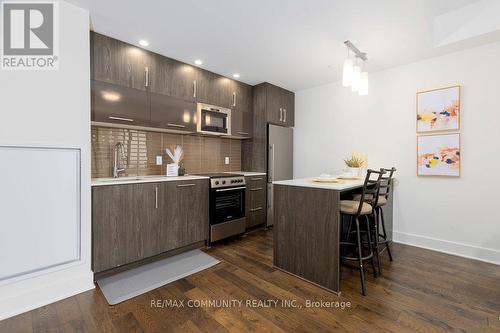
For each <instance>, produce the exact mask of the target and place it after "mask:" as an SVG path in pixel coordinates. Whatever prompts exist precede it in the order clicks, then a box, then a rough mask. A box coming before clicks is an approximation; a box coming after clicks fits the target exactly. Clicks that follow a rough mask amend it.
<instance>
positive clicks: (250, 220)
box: [245, 176, 267, 228]
mask: <svg viewBox="0 0 500 333" xmlns="http://www.w3.org/2000/svg"><path fill="white" fill-rule="evenodd" d="M245 182H246V184H247V189H246V192H245V211H246V214H245V215H246V218H247V222H246V223H247V224H246V227H247V228H252V227H255V226H258V225H262V224H264V223H265V222H266V214H267V210H266V209H267V205H266V202H267V201H266V188H267V187H266V185H267V184H266V176H253V177H245Z"/></svg>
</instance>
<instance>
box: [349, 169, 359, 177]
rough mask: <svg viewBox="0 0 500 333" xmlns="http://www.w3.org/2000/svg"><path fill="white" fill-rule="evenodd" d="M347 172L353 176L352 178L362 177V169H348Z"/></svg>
mask: <svg viewBox="0 0 500 333" xmlns="http://www.w3.org/2000/svg"><path fill="white" fill-rule="evenodd" d="M347 172H348V173H349V174H350V175H351V176H352V177H359V176H360V175H361V168H351V167H348V168H347Z"/></svg>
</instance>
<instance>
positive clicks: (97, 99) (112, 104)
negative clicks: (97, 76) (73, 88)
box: [91, 81, 150, 126]
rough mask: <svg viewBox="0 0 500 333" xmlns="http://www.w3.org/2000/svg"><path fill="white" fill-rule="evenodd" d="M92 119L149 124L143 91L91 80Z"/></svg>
mask: <svg viewBox="0 0 500 333" xmlns="http://www.w3.org/2000/svg"><path fill="white" fill-rule="evenodd" d="M91 90H92V93H91V94H92V101H91V105H92V106H91V109H92V120H93V121H99V122H106V123H118V124H126V125H137V126H149V124H150V110H149V103H148V95H147V93H146V92H145V91H143V90H139V89H133V88H127V87H123V86H120V85H116V84H111V83H106V82H100V81H91Z"/></svg>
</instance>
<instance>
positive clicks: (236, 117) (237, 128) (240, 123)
mask: <svg viewBox="0 0 500 333" xmlns="http://www.w3.org/2000/svg"><path fill="white" fill-rule="evenodd" d="M252 131H253V113H252V112H244V111H240V110H238V109H233V110H232V111H231V136H233V137H235V138H241V139H248V138H251V137H252Z"/></svg>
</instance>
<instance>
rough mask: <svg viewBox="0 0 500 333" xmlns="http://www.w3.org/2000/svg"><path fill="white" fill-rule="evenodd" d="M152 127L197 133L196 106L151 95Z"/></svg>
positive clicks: (170, 98)
mask: <svg viewBox="0 0 500 333" xmlns="http://www.w3.org/2000/svg"><path fill="white" fill-rule="evenodd" d="M150 103H151V126H152V127H157V128H166V129H172V130H179V131H186V132H196V123H195V114H196V104H195V103H193V102H187V101H185V100H182V99H179V98H174V97H170V96H166V95H162V94H156V93H151V94H150Z"/></svg>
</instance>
